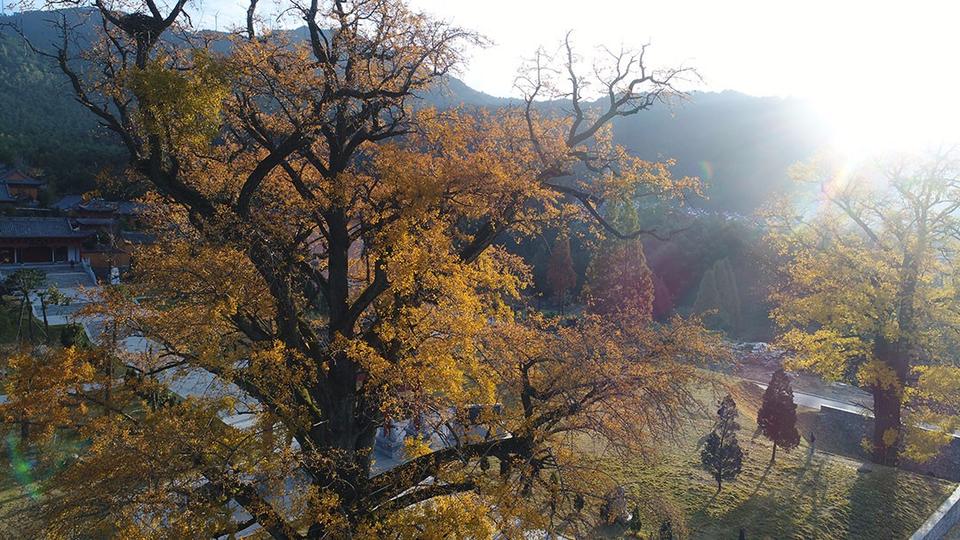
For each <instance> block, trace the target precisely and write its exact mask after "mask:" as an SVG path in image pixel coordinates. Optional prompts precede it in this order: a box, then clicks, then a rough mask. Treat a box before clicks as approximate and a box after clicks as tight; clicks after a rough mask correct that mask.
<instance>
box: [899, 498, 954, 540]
mask: <svg viewBox="0 0 960 540" xmlns="http://www.w3.org/2000/svg"><path fill="white" fill-rule="evenodd" d="M958 521H960V487H958V488H957V489H955V490H954V492H953V493H951V494H950V496H949V497H947V500H945V501H943V504H941V505H940V508H937V511H936V512H934V513H932V514H930V517H928V518H927V521H925V522H924V523H923V525H921V526H920V528H919V529H917V532H915V533H913V536H911V537H910V540H941V539H942V538H945V537H946V536H947V533H948V532H950V529H952V528H953V527H954V526H955V525H956V524H957V522H958Z"/></svg>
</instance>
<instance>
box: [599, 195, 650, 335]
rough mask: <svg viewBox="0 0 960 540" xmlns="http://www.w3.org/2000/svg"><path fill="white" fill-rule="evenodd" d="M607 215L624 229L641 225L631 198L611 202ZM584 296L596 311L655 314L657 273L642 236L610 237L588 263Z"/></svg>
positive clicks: (628, 229)
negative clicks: (637, 237)
mask: <svg viewBox="0 0 960 540" xmlns="http://www.w3.org/2000/svg"><path fill="white" fill-rule="evenodd" d="M606 219H607V221H609V222H610V223H612V224H614V225H615V226H616V227H617V228H618V229H619V230H622V231H635V230H637V229H638V228H639V220H638V218H637V210H636V208H634V207H633V205H632V204H630V203H628V202H622V203H619V204H614V205H611V207H610V208H609V209H608V211H607V216H606ZM583 297H584V300H585V303H586V304H587V307H588V309H589V310H590V311H591V312H593V313H598V314H602V315H611V314H616V313H618V312H624V311H630V312H635V313H637V314H639V315H641V316H643V317H645V318H648V319H649V318H650V317H652V313H653V302H654V285H653V273H652V272H651V271H650V267H649V266H647V258H646V255H645V254H644V252H643V243H642V242H641V241H640V240H639V239H633V240H620V239H617V238H606V239H605V240H604V241H603V242H602V243H601V245H600V247H599V249H598V250H597V254H596V256H594V258H593V260H591V261H590V266H589V267H587V276H586V283H585V285H584V288H583Z"/></svg>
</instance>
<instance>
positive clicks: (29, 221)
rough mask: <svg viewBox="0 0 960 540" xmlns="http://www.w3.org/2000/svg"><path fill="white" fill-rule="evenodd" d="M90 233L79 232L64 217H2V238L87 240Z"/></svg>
mask: <svg viewBox="0 0 960 540" xmlns="http://www.w3.org/2000/svg"><path fill="white" fill-rule="evenodd" d="M90 234H91V233H90V232H88V231H78V230H76V229H74V228H73V227H71V226H70V222H69V221H68V220H67V218H63V217H11V216H0V238H85V237H87V236H90Z"/></svg>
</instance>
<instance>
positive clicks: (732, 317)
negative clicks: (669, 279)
mask: <svg viewBox="0 0 960 540" xmlns="http://www.w3.org/2000/svg"><path fill="white" fill-rule="evenodd" d="M693 310H694V312H695V313H701V314H704V313H708V312H712V313H708V314H707V316H706V318H705V322H706V323H707V324H709V325H710V326H712V327H714V328H719V329H722V330H725V331H727V332H730V333H733V334H736V333H737V332H739V330H740V327H741V315H740V290H739V288H738V287H737V279H736V275H735V274H734V272H733V266H732V265H731V264H730V260H729V259H727V258H723V259H720V260H718V261H717V262H716V263H714V264H713V266H711V267H710V268H709V269H708V270H707V271H706V272H704V274H703V277H702V278H701V279H700V287H699V288H698V289H697V298H696V300H695V301H694V304H693Z"/></svg>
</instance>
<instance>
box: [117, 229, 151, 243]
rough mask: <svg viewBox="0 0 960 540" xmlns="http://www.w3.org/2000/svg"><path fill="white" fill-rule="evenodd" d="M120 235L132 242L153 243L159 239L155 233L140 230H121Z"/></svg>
mask: <svg viewBox="0 0 960 540" xmlns="http://www.w3.org/2000/svg"><path fill="white" fill-rule="evenodd" d="M120 237H121V238H123V239H124V240H126V241H127V242H130V243H131V244H152V243H154V242H156V241H157V237H156V236H155V235H152V234H150V233H144V232H138V231H120Z"/></svg>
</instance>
